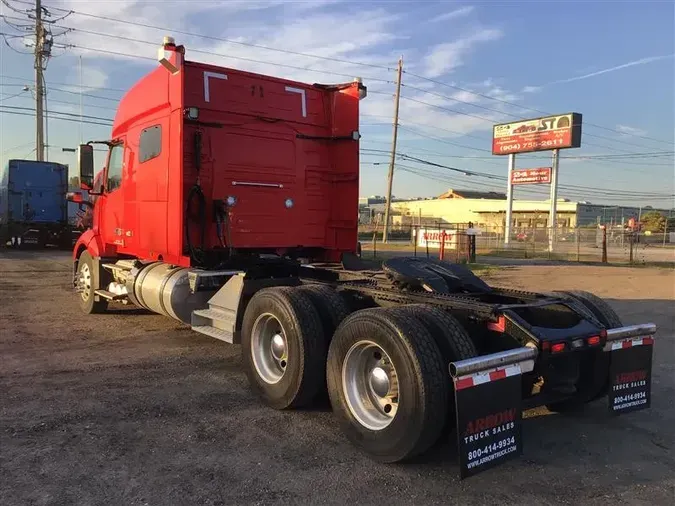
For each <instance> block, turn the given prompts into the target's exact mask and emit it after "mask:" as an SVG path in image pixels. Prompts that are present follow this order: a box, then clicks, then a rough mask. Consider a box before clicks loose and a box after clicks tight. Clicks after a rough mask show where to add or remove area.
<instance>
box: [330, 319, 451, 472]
mask: <svg viewBox="0 0 675 506" xmlns="http://www.w3.org/2000/svg"><path fill="white" fill-rule="evenodd" d="M363 341H370V342H373V343H375V344H376V345H377V346H379V347H380V348H381V349H382V350H384V352H385V353H386V354H387V355H388V356H389V357H390V359H391V361H392V363H393V365H394V367H395V369H396V373H397V378H398V408H397V411H396V414H395V416H394V417H393V419H392V420H391V422H390V423H389V425H387V426H386V427H384V428H381V429H377V430H372V429H370V428H368V427H367V426H366V425H365V424H362V423H361V422H360V421H359V420H358V419H357V418H356V417H355V416H354V414H353V413H352V411H351V409H350V407H349V403H348V401H347V399H346V395H345V392H344V390H343V387H342V384H343V381H342V371H343V364H344V362H345V358H346V356H347V353H348V351H349V350H350V348H352V346H353V345H355V344H356V343H360V342H363ZM327 377H328V394H329V396H330V401H331V405H332V407H333V411H334V413H335V415H336V417H337V419H338V422H339V424H340V427H341V428H342V431H343V432H344V434H345V436H346V437H347V439H348V440H349V441H350V442H351V443H352V444H354V445H355V446H356V447H357V448H359V449H361V450H362V451H364V452H366V453H368V454H369V455H370V456H371V457H372V458H373V459H375V460H378V461H381V462H389V463H391V462H398V461H402V460H407V459H410V458H412V457H414V456H416V455H419V454H421V453H423V452H424V451H426V450H427V449H428V448H429V447H430V446H431V445H432V444H433V443H434V442H435V441H436V440H437V439H438V437H439V435H440V433H441V432H442V430H443V422H444V420H445V418H446V414H447V399H448V389H449V388H450V387H449V379H448V374H447V367H446V366H444V364H443V358H442V356H441V352H440V350H439V349H438V346H437V345H436V342H435V340H434V338H433V337H432V336H431V334H430V332H429V331H428V330H427V329H426V327H425V325H423V324H422V323H421V322H420V321H419V320H418V319H417V318H416V317H413V316H411V315H410V314H404V313H402V312H400V311H397V310H396V309H383V308H374V309H364V310H361V311H357V312H355V313H352V314H351V315H350V316H348V317H347V318H346V319H345V320H344V321H343V322H342V324H341V325H340V327H339V328H338V330H337V332H336V333H335V335H334V336H333V340H332V342H331V345H330V348H329V350H328V366H327Z"/></svg>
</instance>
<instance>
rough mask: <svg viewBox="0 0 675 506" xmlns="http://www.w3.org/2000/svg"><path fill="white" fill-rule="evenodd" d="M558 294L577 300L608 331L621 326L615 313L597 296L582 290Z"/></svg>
mask: <svg viewBox="0 0 675 506" xmlns="http://www.w3.org/2000/svg"><path fill="white" fill-rule="evenodd" d="M559 293H562V294H564V295H568V296H569V297H572V298H574V299H577V300H578V301H579V302H581V303H582V304H583V305H584V306H585V307H586V309H588V310H589V311H590V312H591V313H593V315H594V316H595V317H596V318H597V319H598V320H599V321H600V323H602V324H603V325H604V326H605V327H607V328H608V329H615V328H618V327H622V326H623V323H621V318H619V315H618V314H616V311H614V310H613V309H612V308H611V306H610V305H609V304H607V302H605V301H604V300H602V299H601V298H600V297H598V296H597V295H593V294H592V293H590V292H585V291H583V290H575V291H568V292H562V291H561V292H559Z"/></svg>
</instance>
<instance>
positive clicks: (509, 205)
mask: <svg viewBox="0 0 675 506" xmlns="http://www.w3.org/2000/svg"><path fill="white" fill-rule="evenodd" d="M515 168H516V154H515V153H511V154H510V155H509V177H508V182H507V183H506V223H505V224H506V227H505V229H504V246H507V247H508V245H509V243H510V242H511V221H512V218H511V215H512V214H513V182H512V180H511V175H512V174H513V170H514V169H515Z"/></svg>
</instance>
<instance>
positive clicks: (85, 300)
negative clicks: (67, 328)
mask: <svg viewBox="0 0 675 506" xmlns="http://www.w3.org/2000/svg"><path fill="white" fill-rule="evenodd" d="M98 288H99V277H98V273H97V272H96V269H95V266H94V259H93V258H92V256H91V254H90V253H89V252H88V251H86V250H85V251H83V252H82V254H81V255H80V258H79V260H78V262H77V291H78V292H79V294H80V300H79V302H80V309H82V311H83V312H84V313H85V314H94V313H103V312H105V310H106V309H108V301H107V300H106V299H103V298H100V300H96V294H95V293H94V292H95V290H98Z"/></svg>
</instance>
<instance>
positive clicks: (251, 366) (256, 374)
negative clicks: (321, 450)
mask: <svg viewBox="0 0 675 506" xmlns="http://www.w3.org/2000/svg"><path fill="white" fill-rule="evenodd" d="M241 345H242V359H243V362H244V367H245V371H246V375H247V377H248V379H249V383H250V384H251V387H252V388H253V390H254V391H255V392H256V393H257V394H258V395H259V396H260V397H261V398H262V399H264V401H265V402H266V403H267V404H268V405H269V406H271V407H273V408H275V409H288V408H298V407H301V406H305V405H307V404H309V403H310V402H311V401H312V400H313V398H314V397H315V396H316V394H317V392H318V391H319V390H320V388H321V385H323V378H324V376H325V370H326V369H325V367H326V366H325V356H326V351H325V349H326V339H325V337H324V332H323V328H322V326H321V318H320V316H319V313H318V311H317V310H316V309H315V307H314V305H313V304H312V303H311V300H310V299H309V298H308V297H307V295H306V294H304V293H302V292H301V291H299V290H296V289H294V288H289V287H275V288H265V289H263V290H260V291H259V292H257V293H256V294H255V295H254V296H253V297H252V298H251V301H250V302H249V304H248V306H247V308H246V311H245V313H244V318H243V321H242V343H241Z"/></svg>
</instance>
